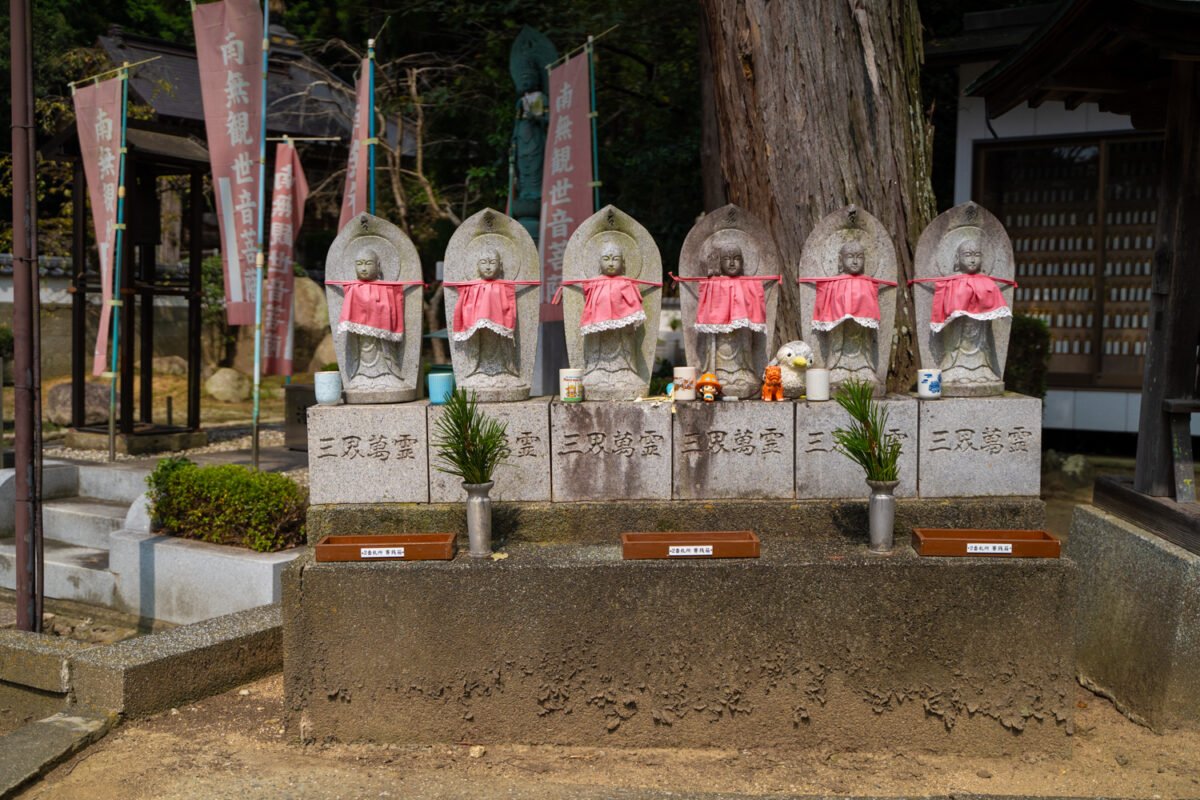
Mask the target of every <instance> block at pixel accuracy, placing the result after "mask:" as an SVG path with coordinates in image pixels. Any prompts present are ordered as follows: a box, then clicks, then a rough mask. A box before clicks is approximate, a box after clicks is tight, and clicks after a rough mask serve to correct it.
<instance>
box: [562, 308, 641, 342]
mask: <svg viewBox="0 0 1200 800" xmlns="http://www.w3.org/2000/svg"><path fill="white" fill-rule="evenodd" d="M645 321H646V312H645V310H642V309H639V310H638V311H635V312H633V313H632V314H630V315H629V316H626V317H618V318H617V319H604V320H600V321H599V322H593V323H591V324H590V325H580V326H579V332H580V333H582V334H584V335H585V336H586V335H587V334H589V333H601V332H602V331H615V330H618V329H620V328H626V327H628V326H630V325H641V324H642V323H643V322H645Z"/></svg>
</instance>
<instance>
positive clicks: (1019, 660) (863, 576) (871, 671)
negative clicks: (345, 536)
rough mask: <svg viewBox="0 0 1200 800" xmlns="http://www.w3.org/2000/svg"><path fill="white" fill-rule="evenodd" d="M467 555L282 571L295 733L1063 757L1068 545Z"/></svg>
mask: <svg viewBox="0 0 1200 800" xmlns="http://www.w3.org/2000/svg"><path fill="white" fill-rule="evenodd" d="M506 552H507V553H508V555H509V557H508V558H507V559H505V560H503V561H500V562H492V561H487V562H486V563H479V562H477V561H475V560H473V559H468V558H466V557H465V556H462V555H460V556H459V557H458V558H457V559H455V560H454V561H449V562H432V561H426V562H414V563H410V564H397V563H391V564H336V563H322V564H318V563H315V562H313V561H312V556H311V555H307V554H306V555H304V556H302V557H301V558H300V559H298V560H297V561H296V562H294V565H293V566H292V567H290V568H289V569H288V570H287V572H286V573H285V576H284V589H283V615H284V659H283V661H284V686H285V695H286V699H285V702H284V704H283V707H284V709H285V710H286V724H287V726H288V729H289V731H290V732H291V736H292V737H294V738H295V739H301V738H303V739H305V740H309V741H326V740H338V741H343V742H353V741H368V742H391V743H398V744H406V745H407V744H434V743H452V742H494V743H497V744H500V743H521V744H540V745H546V744H558V745H574V746H587V747H598V746H604V747H721V748H727V749H731V748H747V747H749V748H756V747H807V748H821V749H822V750H824V751H827V752H828V751H838V750H860V751H867V750H874V749H886V748H894V747H896V746H897V743H898V742H900V743H903V746H904V747H905V748H906V749H907V750H910V751H914V752H931V753H965V754H973V755H981V756H982V755H1001V754H1014V753H1036V754H1037V755H1038V756H1039V757H1042V756H1044V755H1045V754H1048V753H1053V754H1064V755H1065V754H1067V753H1069V751H1070V742H1071V737H1070V735H1069V734H1070V732H1071V724H1072V719H1073V717H1074V712H1075V695H1076V692H1077V691H1078V687H1077V686H1076V684H1075V680H1074V675H1075V648H1074V640H1073V637H1072V630H1073V627H1074V624H1075V620H1074V616H1075V611H1074V609H1075V589H1076V580H1075V566H1074V564H1073V563H1072V562H1071V561H1070V560H1069V559H1065V558H1064V559H995V560H988V559H982V558H943V559H937V558H921V557H919V556H917V555H916V554H915V553H914V552H913V550H912V548H911V547H909V546H908V543H907V541H902V543H901V546H900V547H898V548H897V549H896V552H895V554H894V555H892V556H890V557H887V558H879V557H874V556H870V555H869V554H868V553H867V549H866V543H865V541H864V542H863V543H861V544H859V543H851V542H848V541H846V540H845V539H844V538H837V539H821V538H817V537H808V536H806V537H804V538H803V539H802V540H795V541H787V540H784V539H771V540H770V541H764V542H763V549H762V557H761V558H760V559H745V560H737V559H729V560H720V561H694V560H693V561H686V562H684V561H667V560H662V561H622V560H621V556H620V546H619V545H617V544H615V543H613V544H608V545H601V546H595V545H592V546H588V545H584V546H578V545H559V546H554V545H542V544H526V545H522V544H510V545H509V546H508V547H507V549H506Z"/></svg>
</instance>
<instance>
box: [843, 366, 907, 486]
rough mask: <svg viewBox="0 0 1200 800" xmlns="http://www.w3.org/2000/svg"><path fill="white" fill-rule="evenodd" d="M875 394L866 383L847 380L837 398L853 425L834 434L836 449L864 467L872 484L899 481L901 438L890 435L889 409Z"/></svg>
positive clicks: (871, 387) (872, 388)
mask: <svg viewBox="0 0 1200 800" xmlns="http://www.w3.org/2000/svg"><path fill="white" fill-rule="evenodd" d="M874 393H875V389H874V387H873V386H872V385H871V384H870V383H867V382H866V381H857V380H852V381H847V382H845V383H843V384H842V386H841V388H839V389H838V392H837V396H836V397H835V398H834V399H835V400H837V403H838V405H840V406H841V407H842V408H844V409H846V412H847V413H848V414H849V415H850V426H849V427H848V428H836V429H835V430H834V431H833V440H834V442H836V443H837V444H836V447H835V448H834V449H836V450H837V451H838V452H839V453H841V454H842V455H845V456H848V457H849V458H850V459H851V460H852V461H854V462H855V463H856V464H858V465H859V466H860V467H862V468H863V470H864V471H865V472H866V473H867V480H869V481H894V480H898V478H899V473H900V437H899V436H896V435H895V434H891V433H888V432H887V423H888V414H887V409H886V408H884V407H883V405H882V404H880V403H879V402H877V401H876V400H875V395H874Z"/></svg>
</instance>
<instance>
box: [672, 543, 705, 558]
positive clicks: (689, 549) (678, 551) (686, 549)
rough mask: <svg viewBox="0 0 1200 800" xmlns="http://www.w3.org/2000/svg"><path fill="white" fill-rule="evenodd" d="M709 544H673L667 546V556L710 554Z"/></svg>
mask: <svg viewBox="0 0 1200 800" xmlns="http://www.w3.org/2000/svg"><path fill="white" fill-rule="evenodd" d="M712 554H713V549H712V545H711V544H673V545H670V546H669V547H667V556H668V557H669V556H711V555H712Z"/></svg>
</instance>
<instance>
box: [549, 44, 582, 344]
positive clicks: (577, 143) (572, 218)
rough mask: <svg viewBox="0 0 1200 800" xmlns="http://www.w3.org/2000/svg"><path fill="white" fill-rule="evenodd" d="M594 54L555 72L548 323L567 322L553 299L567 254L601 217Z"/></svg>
mask: <svg viewBox="0 0 1200 800" xmlns="http://www.w3.org/2000/svg"><path fill="white" fill-rule="evenodd" d="M590 61H591V55H590V54H589V53H588V51H587V50H585V51H584V52H583V53H581V54H580V55H577V56H575V57H574V58H572V59H570V60H568V61H567V62H566V63H565V64H562V65H560V66H557V67H555V68H554V69H552V70H550V97H549V102H550V128H549V130H548V131H547V132H546V157H545V162H544V165H543V167H542V218H541V230H542V234H541V237H540V238H539V242H538V245H539V247H540V249H541V251H542V287H541V291H542V313H541V318H542V321H543V322H545V321H551V320H561V319H562V318H563V312H562V306H561V305H551V303H550V299H551V298H552V297H554V293H555V292H557V291H558V287H559V286H560V285H561V284H562V262H563V252H564V251H565V250H566V249H567V240H568V239H570V238H571V234H572V233H574V232H575V229H576V228H577V227H579V225H580V224H581V223H582V222H583V221H584V220H585V219H587V218H588V217H590V216H591V215H592V214H593V213H595V210H596V209H595V208H594V207H593V206H594V203H593V199H592V198H593V192H592V188H593V187H592V181H593V180H594V178H593V176H592V121H591V118H590V114H591V110H592V87H591V76H590V74H589V69H590Z"/></svg>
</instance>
